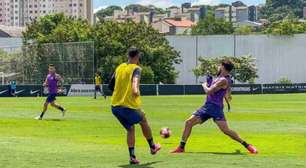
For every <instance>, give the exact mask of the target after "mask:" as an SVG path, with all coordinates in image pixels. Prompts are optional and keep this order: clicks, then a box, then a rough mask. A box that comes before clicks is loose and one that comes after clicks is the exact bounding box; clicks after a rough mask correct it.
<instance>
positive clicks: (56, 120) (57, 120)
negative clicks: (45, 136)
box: [44, 119, 64, 122]
mask: <svg viewBox="0 0 306 168" xmlns="http://www.w3.org/2000/svg"><path fill="white" fill-rule="evenodd" d="M44 120H46V121H55V122H59V121H64V120H61V119H44Z"/></svg>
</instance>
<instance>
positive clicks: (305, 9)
mask: <svg viewBox="0 0 306 168" xmlns="http://www.w3.org/2000/svg"><path fill="white" fill-rule="evenodd" d="M303 11H304V12H303V13H304V19H305V20H306V7H304V10H303Z"/></svg>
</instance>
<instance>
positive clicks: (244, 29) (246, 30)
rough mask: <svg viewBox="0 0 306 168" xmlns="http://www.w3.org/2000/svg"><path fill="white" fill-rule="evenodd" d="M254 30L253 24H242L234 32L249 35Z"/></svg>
mask: <svg viewBox="0 0 306 168" xmlns="http://www.w3.org/2000/svg"><path fill="white" fill-rule="evenodd" d="M252 32H253V28H252V27H251V26H247V25H242V26H238V27H236V29H235V32H234V34H236V35H249V34H251V33H252Z"/></svg>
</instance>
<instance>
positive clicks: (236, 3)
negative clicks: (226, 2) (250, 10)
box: [232, 1, 247, 7]
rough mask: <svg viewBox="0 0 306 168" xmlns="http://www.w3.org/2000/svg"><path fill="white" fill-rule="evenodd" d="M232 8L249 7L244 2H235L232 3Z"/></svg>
mask: <svg viewBox="0 0 306 168" xmlns="http://www.w3.org/2000/svg"><path fill="white" fill-rule="evenodd" d="M232 6H234V7H240V6H247V5H245V4H244V3H243V2H241V1H236V2H233V3H232Z"/></svg>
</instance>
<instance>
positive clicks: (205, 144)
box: [0, 94, 306, 168]
mask: <svg viewBox="0 0 306 168" xmlns="http://www.w3.org/2000/svg"><path fill="white" fill-rule="evenodd" d="M204 98H205V97H204V96H159V97H157V96H156V97H143V109H144V110H145V112H146V114H147V116H148V119H149V122H150V124H151V126H152V129H153V133H154V137H155V141H156V142H160V143H161V145H162V150H161V152H160V153H159V154H158V155H156V156H151V155H150V154H149V149H148V145H147V143H146V141H145V139H144V138H143V137H142V134H141V131H140V128H139V127H137V139H136V141H137V142H136V155H137V157H138V158H139V159H140V161H141V163H142V164H141V165H140V166H134V167H144V168H159V167H161V168H174V167H182V168H184V167H188V168H192V167H195V168H199V167H205V168H266V167H269V168H270V167H271V168H274V167H275V168H294V167H298V168H305V167H306V95H305V94H288V95H234V100H233V104H232V108H233V110H232V112H229V113H226V116H227V119H228V120H229V123H230V126H231V128H232V129H234V130H236V131H237V132H239V133H240V134H241V136H242V137H243V138H245V139H246V140H247V141H248V142H249V143H252V144H253V145H255V146H256V147H257V148H258V149H259V151H260V153H259V154H258V155H250V154H248V153H247V152H246V150H245V149H244V148H243V147H242V146H241V145H240V144H237V143H236V142H234V141H232V140H231V139H229V138H228V137H227V136H225V135H223V134H222V133H221V132H220V131H219V130H218V129H217V127H216V126H215V125H214V123H213V122H212V121H208V122H207V123H205V124H203V125H201V126H197V127H195V128H194V129H193V133H192V135H191V138H190V140H189V142H188V144H187V146H186V153H184V154H169V151H170V150H171V149H173V148H174V147H176V146H177V145H178V143H179V140H180V136H181V131H182V128H183V125H184V120H185V119H186V118H187V117H189V116H190V115H191V113H192V112H193V111H194V110H196V109H197V108H198V107H200V106H201V105H202V103H203V101H204ZM43 102H44V98H1V99H0V151H1V154H0V167H1V168H19V167H22V168H35V167H39V168H48V167H52V168H53V167H54V168H61V167H71V168H78V167H82V168H91V167H92V168H101V167H102V168H104V167H105V168H112V167H133V166H129V165H128V151H127V146H126V137H125V130H124V129H123V128H122V127H121V125H119V123H118V121H117V120H116V119H115V118H114V117H113V116H112V114H111V112H110V100H109V99H108V100H107V101H104V100H103V99H102V98H99V99H97V100H94V99H92V98H89V97H82V98H80V97H59V98H58V102H59V103H60V104H62V105H63V106H64V107H66V108H67V109H68V112H67V115H66V117H65V118H62V117H61V115H60V113H59V112H58V111H56V110H54V109H51V110H50V111H48V113H47V114H46V116H45V119H46V120H44V121H36V120H34V119H33V118H34V117H35V116H36V115H38V114H39V112H40V111H41V108H42V107H41V106H42V103H43ZM164 126H168V127H169V128H170V129H171V130H172V136H171V137H170V138H169V139H161V138H160V137H159V130H160V128H161V127H164Z"/></svg>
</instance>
